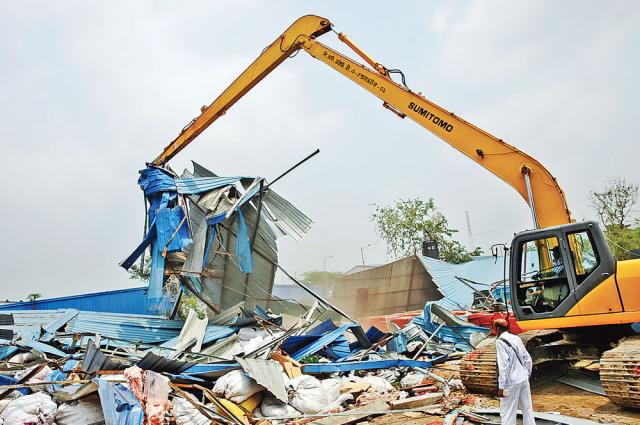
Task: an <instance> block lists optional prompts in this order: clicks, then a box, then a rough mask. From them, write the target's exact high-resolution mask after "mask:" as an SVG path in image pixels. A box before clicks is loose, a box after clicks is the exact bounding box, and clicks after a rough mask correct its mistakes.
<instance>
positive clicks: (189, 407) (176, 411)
mask: <svg viewBox="0 0 640 425" xmlns="http://www.w3.org/2000/svg"><path fill="white" fill-rule="evenodd" d="M171 414H172V415H173V418H174V419H175V421H176V424H178V425H209V424H210V423H211V420H209V419H208V418H207V417H206V416H205V415H203V414H202V413H200V412H199V411H198V409H196V408H195V407H193V404H191V403H189V402H188V401H187V400H185V399H184V398H182V397H174V398H173V400H172V404H171Z"/></svg>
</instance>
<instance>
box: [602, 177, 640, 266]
mask: <svg viewBox="0 0 640 425" xmlns="http://www.w3.org/2000/svg"><path fill="white" fill-rule="evenodd" d="M639 194H640V187H639V186H638V185H637V184H635V183H629V182H627V181H626V179H624V178H617V179H614V180H611V181H610V182H609V183H608V184H607V185H606V186H605V187H604V188H603V189H602V190H601V191H599V192H596V191H592V192H591V206H592V207H593V209H594V210H595V212H596V214H597V215H598V217H599V218H600V222H601V223H602V225H603V226H604V233H605V236H606V237H607V242H608V244H609V247H610V248H611V252H612V253H613V256H614V257H616V258H617V259H618V260H628V259H632V258H638V257H640V255H638V254H636V253H633V252H632V251H633V250H637V249H639V248H640V222H639V221H638V219H637V217H635V216H634V214H633V213H634V207H635V206H636V204H637V203H638V195H639Z"/></svg>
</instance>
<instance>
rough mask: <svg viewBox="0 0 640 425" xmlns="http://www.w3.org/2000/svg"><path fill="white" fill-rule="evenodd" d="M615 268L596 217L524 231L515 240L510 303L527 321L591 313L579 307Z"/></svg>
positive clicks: (613, 272) (512, 253)
mask: <svg viewBox="0 0 640 425" xmlns="http://www.w3.org/2000/svg"><path fill="white" fill-rule="evenodd" d="M615 269H616V262H615V259H614V258H613V255H612V254H611V251H610V250H609V247H608V246H607V243H606V240H605V237H604V234H603V233H602V231H601V230H600V227H599V226H598V224H597V223H596V222H593V221H585V222H581V223H572V224H566V225H561V226H554V227H548V228H545V229H536V230H528V231H524V232H521V233H519V234H517V235H516V236H515V237H514V239H513V242H512V245H511V266H510V282H511V283H510V284H511V294H512V295H511V298H512V300H511V302H512V303H511V305H512V307H513V311H514V312H515V314H516V318H517V319H518V321H528V320H536V319H549V318H559V317H565V316H567V315H581V314H590V313H591V312H581V311H580V306H579V305H578V304H579V302H580V300H581V299H582V298H583V297H584V296H585V295H586V294H588V293H589V292H590V291H591V290H592V289H594V288H595V287H597V286H598V285H599V284H601V283H602V282H604V281H605V280H607V279H608V278H610V277H612V276H614V275H615ZM618 311H620V310H618ZM611 312H613V311H611Z"/></svg>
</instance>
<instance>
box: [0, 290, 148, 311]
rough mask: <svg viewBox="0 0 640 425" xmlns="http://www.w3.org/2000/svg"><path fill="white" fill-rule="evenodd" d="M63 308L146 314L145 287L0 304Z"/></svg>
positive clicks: (8, 307)
mask: <svg viewBox="0 0 640 425" xmlns="http://www.w3.org/2000/svg"><path fill="white" fill-rule="evenodd" d="M64 308H74V309H76V310H86V311H100V312H108V313H128V314H146V313H147V287H146V286H143V287H139V288H130V289H119V290H116V291H104V292H94V293H89V294H80V295H72V296H68V297H58V298H47V299H41V300H36V301H34V302H21V303H12V304H4V305H1V306H0V310H58V309H64Z"/></svg>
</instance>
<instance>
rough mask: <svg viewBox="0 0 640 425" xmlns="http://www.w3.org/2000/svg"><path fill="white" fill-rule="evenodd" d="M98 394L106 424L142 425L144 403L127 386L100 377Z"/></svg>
mask: <svg viewBox="0 0 640 425" xmlns="http://www.w3.org/2000/svg"><path fill="white" fill-rule="evenodd" d="M98 394H99V395H100V404H101V405H102V413H103V415H104V422H105V424H106V425H142V421H143V419H144V413H143V411H142V405H141V404H140V402H139V401H138V399H137V398H136V397H135V396H134V395H133V393H132V392H131V390H129V389H128V388H127V387H125V386H124V385H122V384H114V383H112V382H109V381H106V380H104V379H98Z"/></svg>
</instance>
